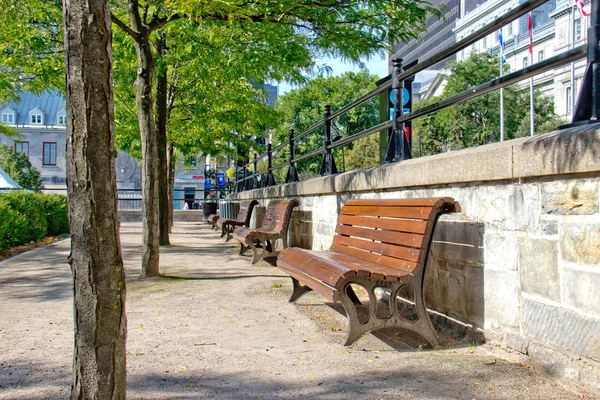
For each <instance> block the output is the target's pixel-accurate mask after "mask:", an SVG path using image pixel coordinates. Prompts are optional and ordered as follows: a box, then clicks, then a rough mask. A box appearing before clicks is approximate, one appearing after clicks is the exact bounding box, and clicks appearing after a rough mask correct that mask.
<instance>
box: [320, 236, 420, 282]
mask: <svg viewBox="0 0 600 400" xmlns="http://www.w3.org/2000/svg"><path fill="white" fill-rule="evenodd" d="M331 250H334V251H337V252H339V253H342V254H346V255H349V256H353V257H356V258H359V259H361V260H364V261H369V262H372V263H375V264H381V265H384V266H386V267H390V268H395V269H397V270H398V274H399V275H398V274H394V275H396V276H404V273H405V272H412V271H414V269H415V267H416V266H417V263H416V262H412V261H408V260H401V259H398V258H393V257H388V256H384V255H381V254H377V253H371V252H370V251H365V250H360V249H356V248H353V247H347V246H343V245H340V244H338V243H334V244H333V245H331Z"/></svg>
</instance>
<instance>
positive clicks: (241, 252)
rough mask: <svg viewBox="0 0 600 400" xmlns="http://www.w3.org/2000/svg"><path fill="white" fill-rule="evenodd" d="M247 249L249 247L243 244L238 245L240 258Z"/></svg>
mask: <svg viewBox="0 0 600 400" xmlns="http://www.w3.org/2000/svg"><path fill="white" fill-rule="evenodd" d="M249 248H250V247H248V246H246V245H245V244H244V243H240V256H243V255H244V253H245V252H246V250H248V249H249Z"/></svg>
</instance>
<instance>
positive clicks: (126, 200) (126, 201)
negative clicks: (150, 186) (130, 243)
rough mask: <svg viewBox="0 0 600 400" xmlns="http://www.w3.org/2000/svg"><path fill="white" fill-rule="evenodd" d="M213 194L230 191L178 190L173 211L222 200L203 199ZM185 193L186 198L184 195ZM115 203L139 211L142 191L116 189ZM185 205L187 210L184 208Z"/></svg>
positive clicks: (48, 190)
mask: <svg viewBox="0 0 600 400" xmlns="http://www.w3.org/2000/svg"><path fill="white" fill-rule="evenodd" d="M20 190H24V189H22V188H6V189H0V193H3V192H11V191H20ZM207 191H209V192H213V193H218V194H221V193H223V194H229V193H231V190H230V189H210V190H208V189H207V190H203V189H195V190H194V196H193V197H192V196H191V195H190V194H191V193H192V192H191V191H189V190H188V191H184V190H180V191H179V192H181V193H182V194H183V197H181V194H180V195H177V196H175V197H174V198H173V209H174V210H181V209H189V210H197V209H203V206H204V204H205V203H206V202H211V203H214V202H220V201H221V200H222V199H220V198H219V199H205V198H204V194H205V192H207ZM41 192H42V193H56V194H62V195H65V196H66V195H67V188H66V187H65V188H44V189H41ZM186 193H187V196H186V195H185V194H186ZM117 201H118V210H141V209H142V204H143V198H142V189H117ZM185 204H187V208H186V207H185Z"/></svg>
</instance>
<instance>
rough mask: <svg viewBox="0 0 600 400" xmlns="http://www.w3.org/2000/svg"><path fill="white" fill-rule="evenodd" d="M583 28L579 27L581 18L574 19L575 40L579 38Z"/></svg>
mask: <svg viewBox="0 0 600 400" xmlns="http://www.w3.org/2000/svg"><path fill="white" fill-rule="evenodd" d="M582 32H583V29H582V28H581V18H579V19H576V20H575V41H578V40H581V38H582V36H583V35H582Z"/></svg>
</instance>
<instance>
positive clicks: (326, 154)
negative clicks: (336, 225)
mask: <svg viewBox="0 0 600 400" xmlns="http://www.w3.org/2000/svg"><path fill="white" fill-rule="evenodd" d="M546 1H547V0H530V1H528V2H526V3H523V4H521V5H519V6H518V7H516V8H514V9H513V10H511V11H509V12H508V13H507V14H505V15H504V16H502V17H501V18H498V19H496V20H494V21H493V22H491V23H489V24H487V25H484V26H483V27H482V28H480V29H479V30H477V31H475V32H473V33H471V34H470V35H468V36H467V37H465V38H463V39H462V40H460V41H458V42H457V43H455V44H454V45H452V46H450V47H449V48H447V49H445V50H444V51H441V52H440V53H438V54H435V55H434V56H432V57H430V58H429V59H426V60H424V61H423V62H420V63H417V64H416V65H415V66H412V67H410V68H408V69H407V70H406V71H404V69H403V66H402V59H401V58H400V55H399V54H398V53H397V54H394V56H393V57H392V63H393V72H392V75H391V79H388V80H387V81H385V82H383V83H382V84H380V85H379V86H378V87H377V88H376V89H374V90H372V91H371V92H369V93H367V94H365V95H363V96H361V97H360V98H358V99H357V100H355V101H353V102H352V103H350V104H348V105H346V106H344V107H342V108H341V109H339V110H336V111H332V110H331V106H328V105H326V106H325V113H324V117H323V119H322V120H321V121H319V122H317V123H316V124H314V125H312V126H310V127H309V128H308V129H306V130H304V131H303V132H301V133H299V134H295V132H294V130H293V129H292V130H290V134H289V140H288V143H282V144H279V145H278V146H276V147H275V148H272V146H271V143H268V145H267V153H266V154H264V155H262V156H260V157H256V155H255V158H254V160H253V161H252V162H247V163H246V164H244V165H243V166H241V167H238V168H237V169H236V172H235V178H236V181H235V189H234V190H235V191H236V192H240V191H244V190H250V189H256V188H260V187H269V186H273V185H275V184H276V182H275V178H274V175H273V171H274V170H277V169H279V168H283V167H285V166H288V173H287V177H286V179H285V182H286V183H290V182H297V181H298V180H299V179H298V171H297V170H296V163H298V162H300V161H303V160H306V159H308V158H311V157H315V156H318V155H323V159H322V162H321V169H320V173H319V174H320V175H321V176H325V175H332V174H336V173H337V167H336V165H335V160H334V158H333V155H332V150H334V149H336V148H339V147H341V146H344V145H347V144H349V143H352V142H354V141H356V140H359V139H362V138H365V137H367V136H370V135H373V134H376V133H379V132H382V131H385V130H387V129H389V128H392V131H391V133H390V134H388V139H387V150H386V156H385V161H384V162H385V163H392V162H398V161H402V160H406V159H410V158H411V157H412V148H411V145H412V143H411V141H409V140H408V139H407V138H406V136H405V134H404V132H405V130H404V124H405V123H406V122H408V121H412V120H414V119H416V118H418V117H422V116H425V115H428V114H431V113H433V112H435V111H438V110H441V109H443V108H446V107H449V106H452V105H455V104H457V103H460V102H463V101H466V100H469V99H472V98H475V97H478V96H481V95H484V94H486V93H489V92H491V91H493V90H497V89H500V88H503V87H505V86H508V85H511V84H513V83H516V82H519V81H522V80H525V79H527V78H530V77H532V76H534V75H537V74H541V73H544V72H546V71H549V70H552V69H555V68H557V67H560V66H562V65H565V64H568V63H571V62H573V61H576V60H579V59H582V58H584V57H586V55H587V63H588V68H587V70H586V74H585V76H584V81H583V85H582V88H581V90H580V93H579V99H578V101H577V107H576V110H575V112H574V113H573V120H572V124H570V125H577V124H584V123H593V122H596V121H597V119H598V117H599V116H600V70H599V68H600V67H599V65H600V64H598V63H599V62H600V0H592V13H591V24H590V28H589V29H588V38H589V39H588V44H587V45H582V46H579V47H575V48H573V49H570V50H568V51H565V52H563V53H560V54H557V55H555V56H553V57H550V58H547V59H545V60H543V61H540V62H538V63H535V64H533V65H531V66H528V67H525V68H523V69H521V70H518V71H515V72H512V73H509V74H507V75H504V76H502V77H500V78H497V79H493V80H491V81H488V82H486V83H484V84H482V85H479V86H476V87H474V88H471V89H469V90H466V91H464V92H462V93H458V94H456V95H454V96H451V97H448V98H445V99H443V100H440V101H438V102H436V103H433V104H430V105H428V106H425V107H422V108H419V109H418V110H416V111H412V112H410V113H407V114H404V113H403V109H402V104H403V101H402V100H403V99H402V90H401V89H402V88H403V87H404V81H405V80H408V79H409V78H411V77H414V76H415V75H416V74H417V73H419V72H421V71H424V70H425V69H427V68H429V67H431V66H433V65H435V64H436V63H438V62H440V61H442V60H445V59H446V58H448V57H450V56H452V55H454V54H456V53H458V52H459V51H461V50H463V49H465V48H467V47H469V46H471V45H472V44H474V43H475V42H477V41H479V40H481V39H483V38H484V37H485V36H487V35H489V34H491V33H494V32H496V31H497V30H498V29H500V28H501V27H503V26H504V25H506V24H508V23H510V22H512V21H515V20H516V19H518V18H519V17H521V16H523V15H525V14H527V13H528V12H530V11H532V10H534V9H535V8H537V7H539V6H540V5H542V4H544V3H546ZM390 88H391V89H392V90H393V91H394V109H393V116H392V118H391V120H389V121H385V122H382V123H380V124H378V125H376V126H373V127H370V128H368V129H365V130H362V131H360V132H357V133H354V134H352V135H350V136H347V137H345V138H342V139H340V140H336V141H333V140H332V138H331V127H332V121H333V120H334V119H335V118H338V117H339V116H341V115H342V114H344V113H346V112H348V111H350V110H352V109H355V108H356V107H358V106H360V105H362V104H364V103H365V102H367V101H369V100H372V99H374V98H376V96H378V95H380V94H382V93H384V92H386V91H387V90H388V89H390ZM565 127H566V126H565ZM320 128H323V130H324V137H323V142H324V145H323V146H322V147H320V148H317V149H314V150H312V151H310V152H308V153H306V154H303V155H301V156H296V155H295V144H296V143H298V141H299V140H300V139H302V138H304V137H305V136H307V135H309V134H311V133H314V132H315V131H316V130H317V129H320ZM286 145H287V146H288V148H289V153H290V155H289V160H287V161H284V162H282V163H280V164H278V165H275V166H273V165H272V160H273V155H274V154H276V153H277V152H278V151H280V150H282V149H284V148H285V146H286ZM264 159H266V160H267V163H268V166H267V170H266V171H262V172H257V164H258V161H259V160H264ZM251 164H254V170H253V173H249V171H248V170H249V166H250V165H251ZM262 177H266V179H262Z"/></svg>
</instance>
